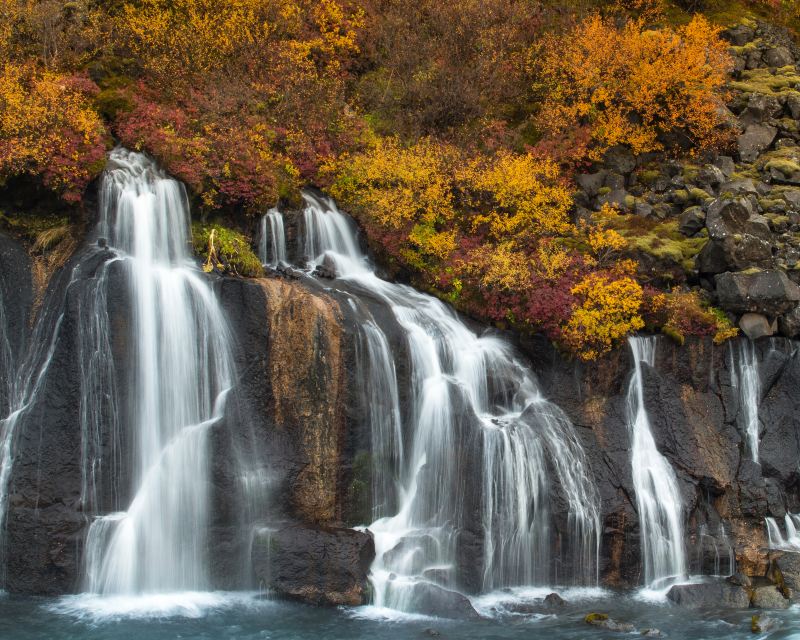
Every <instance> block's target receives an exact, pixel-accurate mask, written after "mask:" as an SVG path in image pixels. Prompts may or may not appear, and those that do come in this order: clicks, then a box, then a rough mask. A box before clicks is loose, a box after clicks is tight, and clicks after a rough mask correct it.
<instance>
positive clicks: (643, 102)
mask: <svg viewBox="0 0 800 640" xmlns="http://www.w3.org/2000/svg"><path fill="white" fill-rule="evenodd" d="M719 31H720V29H719V28H718V27H715V26H713V25H712V24H711V23H709V22H708V21H707V20H706V19H705V18H704V17H702V16H699V15H698V16H696V17H694V18H693V19H692V21H691V22H690V23H689V24H688V25H686V26H684V27H680V28H678V29H672V28H668V27H667V28H663V29H660V30H652V29H647V28H646V27H645V23H644V21H643V20H630V21H628V22H627V23H626V24H625V25H624V26H622V27H618V26H616V24H615V23H614V22H613V21H612V20H610V19H608V18H603V17H601V16H599V15H594V16H592V17H589V18H587V19H586V20H584V21H583V22H581V23H579V24H578V25H577V26H576V27H575V28H574V29H573V30H572V32H570V33H568V34H567V35H566V36H561V37H550V38H549V39H548V40H547V44H546V46H545V48H544V56H543V58H542V60H541V69H540V71H541V77H542V81H543V83H544V86H545V87H546V93H545V95H544V103H543V105H542V109H541V114H540V117H539V121H540V126H541V127H542V128H543V129H544V130H545V131H547V134H548V136H550V137H552V138H558V137H559V136H562V135H563V134H564V132H565V131H569V130H572V129H574V128H576V127H581V126H583V127H587V128H588V130H589V134H590V135H589V137H590V148H589V149H588V150H587V149H575V150H573V151H574V156H575V157H578V156H580V155H583V154H585V153H586V152H588V155H589V156H590V157H595V158H596V157H599V155H600V154H601V153H602V152H603V151H604V150H606V149H608V148H609V147H612V146H614V145H618V144H623V145H628V146H630V148H631V149H632V150H633V151H634V152H636V153H643V152H647V151H655V150H662V149H664V142H663V137H664V136H665V135H667V134H674V133H676V132H679V133H681V134H682V135H684V136H686V137H687V138H688V139H689V140H690V141H691V143H692V144H693V146H694V147H695V148H698V149H702V148H708V147H714V146H717V145H719V144H720V143H722V142H723V141H724V140H726V139H727V136H728V135H729V134H728V133H726V132H725V130H724V129H721V128H720V125H721V124H722V116H721V115H720V107H721V106H722V99H721V96H720V90H721V89H722V87H723V86H724V84H725V82H726V80H727V73H728V71H729V70H730V69H731V58H730V56H729V55H728V53H727V46H726V44H725V43H724V42H723V41H722V40H721V38H720V37H719Z"/></svg>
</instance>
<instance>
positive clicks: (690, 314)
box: [645, 289, 739, 344]
mask: <svg viewBox="0 0 800 640" xmlns="http://www.w3.org/2000/svg"><path fill="white" fill-rule="evenodd" d="M648 298H649V299H648V300H647V301H646V304H645V306H646V311H645V318H646V320H647V323H648V324H650V325H652V326H654V327H658V328H660V330H661V331H662V333H664V334H665V335H667V336H669V337H670V338H672V339H673V340H674V341H675V342H677V343H678V344H683V343H684V341H685V340H686V337H687V336H698V337H710V338H713V340H714V342H715V343H716V344H721V343H722V342H725V341H726V340H729V339H730V338H734V337H736V336H737V335H738V333H739V330H738V329H737V328H736V327H734V326H733V325H732V324H731V322H730V320H729V319H728V317H727V315H725V313H724V312H723V311H721V310H719V309H716V308H714V307H712V306H710V305H709V304H708V302H707V301H706V300H704V299H703V298H702V297H701V295H700V294H699V293H698V292H697V291H681V290H678V289H675V290H673V291H671V292H668V293H661V292H655V291H652V292H650V295H649V296H648Z"/></svg>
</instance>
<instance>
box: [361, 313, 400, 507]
mask: <svg viewBox="0 0 800 640" xmlns="http://www.w3.org/2000/svg"><path fill="white" fill-rule="evenodd" d="M349 302H350V303H351V306H352V307H353V310H354V311H356V312H357V313H358V312H360V313H362V314H365V313H366V314H368V313H369V312H368V311H366V310H365V309H364V308H363V305H359V304H358V302H357V301H356V300H354V299H351V300H350V301H349ZM356 351H357V354H356V359H357V361H358V363H359V371H361V372H363V374H364V384H363V386H362V387H361V389H362V399H361V401H362V404H363V406H365V407H367V408H368V415H369V423H370V432H371V440H372V455H373V468H374V469H375V470H376V471H379V472H377V473H372V474H371V476H372V481H371V484H372V517H373V520H377V519H379V518H381V517H384V516H386V515H388V513H389V511H390V509H391V506H392V505H394V504H395V500H394V490H395V481H394V478H395V473H396V470H397V469H399V468H401V467H402V464H403V433H402V419H401V417H400V393H399V390H398V387H397V372H396V369H395V363H394V359H393V358H392V352H391V349H390V347H389V343H388V341H387V339H386V335H385V334H384V333H383V331H381V330H380V327H378V325H377V323H376V322H375V319H374V318H372V316H371V315H367V318H366V319H365V321H363V322H362V324H361V326H360V331H359V341H358V343H357V344H356Z"/></svg>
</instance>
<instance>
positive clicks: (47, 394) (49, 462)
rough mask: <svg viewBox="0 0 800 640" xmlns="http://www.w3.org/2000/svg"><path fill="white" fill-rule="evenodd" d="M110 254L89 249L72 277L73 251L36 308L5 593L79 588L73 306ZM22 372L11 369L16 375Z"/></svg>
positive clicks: (77, 325) (82, 528) (13, 482)
mask: <svg viewBox="0 0 800 640" xmlns="http://www.w3.org/2000/svg"><path fill="white" fill-rule="evenodd" d="M109 257H110V256H109V254H107V253H104V252H94V253H90V254H89V256H88V257H87V258H85V260H84V261H83V263H82V266H81V269H80V272H75V273H74V277H73V267H74V266H75V265H76V264H77V258H78V256H76V257H75V258H73V260H72V261H71V262H70V263H68V264H67V266H66V267H65V268H64V270H62V271H61V272H60V273H58V274H56V276H55V277H54V278H53V280H52V282H51V284H50V287H49V291H48V293H47V296H46V302H45V305H44V306H43V307H42V308H41V310H40V313H41V314H42V315H43V322H44V324H43V326H42V331H41V333H39V334H37V335H36V336H35V337H32V338H31V340H37V341H40V342H41V343H42V347H43V348H42V349H40V353H39V354H38V357H36V358H34V360H33V361H32V362H33V367H34V369H35V371H36V372H37V374H36V375H39V373H38V372H42V375H41V386H40V388H39V391H38V393H37V394H36V395H35V396H34V397H33V402H32V404H31V405H30V407H29V408H28V410H27V411H25V412H24V413H23V414H22V417H21V418H20V420H19V421H18V423H17V424H16V427H15V430H14V438H15V444H14V450H15V458H14V464H13V467H12V471H11V476H10V478H9V509H8V514H7V517H6V535H5V549H4V552H5V558H6V560H7V572H6V582H5V587H6V589H8V590H9V591H10V592H14V593H25V594H46V595H56V594H61V593H69V592H71V591H73V590H75V589H77V588H78V587H79V581H80V573H81V564H80V563H81V547H82V544H83V541H84V538H85V534H86V531H87V528H88V524H89V519H88V518H87V516H86V515H85V514H84V512H83V505H82V496H83V493H84V485H83V475H82V465H81V453H82V452H81V428H80V425H81V420H80V403H81V388H80V379H81V376H80V366H81V361H80V347H79V340H80V334H81V314H80V309H79V307H80V301H81V297H82V295H83V294H84V293H85V291H86V290H87V287H88V286H90V278H92V277H93V276H94V274H95V273H97V271H98V270H99V269H101V268H102V266H103V264H104V263H105V262H106V261H107V260H108V259H109ZM71 278H72V281H70V279H71ZM23 282H24V280H23ZM112 284H113V281H112ZM23 295H25V294H23ZM50 352H52V357H50V358H49V366H47V367H46V368H45V367H44V365H45V362H46V361H47V360H48V358H47V356H48V354H49V353H50ZM24 370H25V369H24V368H22V367H21V368H19V369H17V371H16V373H17V375H20V376H21V375H23V372H24ZM119 472H120V475H121V476H122V475H123V473H124V472H123V471H122V470H119ZM106 479H108V478H106ZM119 481H120V482H121V483H124V478H122V477H121V478H120V479H119ZM102 484H103V483H102V478H101V479H100V480H99V482H98V487H97V490H98V494H99V495H102V494H103V493H104V487H103V486H102Z"/></svg>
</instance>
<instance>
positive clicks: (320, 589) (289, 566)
mask: <svg viewBox="0 0 800 640" xmlns="http://www.w3.org/2000/svg"><path fill="white" fill-rule="evenodd" d="M252 557H253V568H254V571H255V575H256V578H257V580H258V582H259V584H261V585H263V586H265V587H267V588H269V589H273V590H274V591H275V592H276V593H277V594H278V595H279V596H281V597H285V598H290V599H293V600H301V601H303V602H307V603H310V604H317V605H327V606H340V605H347V606H357V605H361V604H366V602H367V601H368V582H367V574H368V572H369V567H370V565H371V564H372V561H373V560H374V558H375V544H374V542H373V540H372V534H370V533H368V532H367V533H364V532H361V531H354V530H353V529H312V528H308V527H303V526H299V525H288V526H282V527H280V528H278V529H276V530H274V531H263V530H262V531H261V532H259V533H258V534H257V535H256V537H255V540H254V542H253V556H252ZM462 597H463V596H462Z"/></svg>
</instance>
